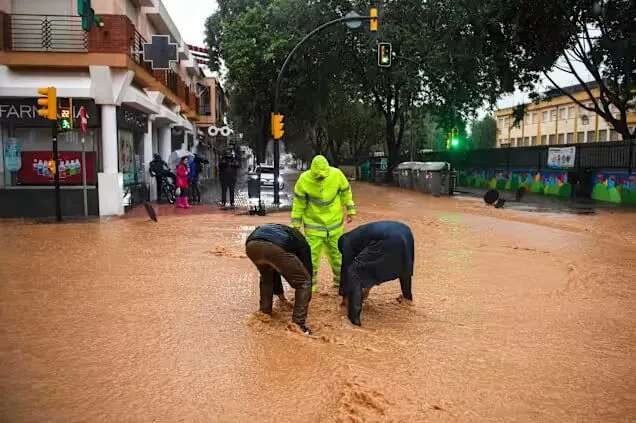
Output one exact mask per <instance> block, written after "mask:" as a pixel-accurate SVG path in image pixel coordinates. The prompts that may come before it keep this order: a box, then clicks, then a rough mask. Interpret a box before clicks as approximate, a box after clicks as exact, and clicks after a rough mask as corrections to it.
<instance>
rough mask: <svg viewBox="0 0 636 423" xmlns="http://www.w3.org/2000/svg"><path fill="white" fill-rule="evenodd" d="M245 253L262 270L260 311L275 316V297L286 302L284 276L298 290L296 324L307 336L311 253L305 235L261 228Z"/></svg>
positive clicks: (277, 227) (269, 226)
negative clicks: (273, 304)
mask: <svg viewBox="0 0 636 423" xmlns="http://www.w3.org/2000/svg"><path fill="white" fill-rule="evenodd" d="M245 252H246V253H247V256H248V257H249V258H250V260H251V261H252V263H254V265H255V266H256V267H257V268H258V271H259V272H260V274H261V277H260V311H261V312H263V313H266V314H270V315H271V314H272V302H273V298H274V294H276V295H278V296H279V298H281V300H282V301H286V300H285V296H284V294H283V285H282V283H281V279H280V277H281V275H282V276H283V277H284V278H285V280H286V281H287V283H289V285H290V286H291V287H292V288H294V289H295V290H296V299H295V302H294V311H293V314H292V321H293V322H294V323H296V324H297V325H298V326H299V327H300V329H301V330H302V331H303V332H304V333H307V334H309V333H311V331H310V330H309V328H308V327H307V326H306V325H305V323H306V320H307V311H308V309H309V301H311V274H312V264H311V252H310V250H309V245H308V244H307V241H305V238H304V237H303V235H302V234H301V233H300V232H299V231H298V230H297V229H294V228H290V227H289V226H285V225H279V224H267V225H262V226H259V227H258V228H256V229H255V230H254V232H252V233H251V234H250V236H249V237H248V238H247V241H246V243H245Z"/></svg>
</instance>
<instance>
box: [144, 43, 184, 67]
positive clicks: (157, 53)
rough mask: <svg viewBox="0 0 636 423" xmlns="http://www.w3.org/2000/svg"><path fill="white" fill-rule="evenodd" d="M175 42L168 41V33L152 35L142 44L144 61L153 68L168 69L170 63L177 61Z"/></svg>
mask: <svg viewBox="0 0 636 423" xmlns="http://www.w3.org/2000/svg"><path fill="white" fill-rule="evenodd" d="M177 54H178V48H177V44H175V43H171V42H170V36H169V35H153V36H152V40H151V42H149V43H144V45H143V55H144V61H145V62H150V64H151V66H152V68H153V69H156V70H167V69H170V63H172V62H176V61H177Z"/></svg>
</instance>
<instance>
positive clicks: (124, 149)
mask: <svg viewBox="0 0 636 423" xmlns="http://www.w3.org/2000/svg"><path fill="white" fill-rule="evenodd" d="M118 134H119V135H118V138H119V149H118V150H119V171H120V172H121V173H123V175H124V185H134V184H138V183H141V182H144V169H143V135H140V134H135V133H133V132H132V131H128V130H125V129H120V130H119V131H118Z"/></svg>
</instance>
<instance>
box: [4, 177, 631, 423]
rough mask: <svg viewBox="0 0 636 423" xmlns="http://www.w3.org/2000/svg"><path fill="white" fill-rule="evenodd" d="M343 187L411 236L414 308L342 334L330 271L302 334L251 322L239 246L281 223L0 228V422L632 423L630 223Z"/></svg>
mask: <svg viewBox="0 0 636 423" xmlns="http://www.w3.org/2000/svg"><path fill="white" fill-rule="evenodd" d="M353 189H354V198H355V200H356V202H357V203H358V207H359V211H360V214H359V216H358V219H357V220H356V222H355V224H356V225H357V224H361V223H367V222H369V221H374V220H386V219H392V220H400V221H403V222H405V223H407V224H408V225H409V226H410V227H411V228H412V230H413V233H414V235H415V241H416V258H415V265H416V269H415V275H414V279H413V294H414V299H415V302H414V304H413V305H412V306H407V305H402V304H400V303H398V302H397V301H396V300H395V298H396V297H397V296H398V295H399V292H400V289H399V283H397V282H391V283H386V284H383V285H382V286H380V287H379V288H375V289H374V290H372V291H371V294H370V296H369V300H368V301H367V302H366V303H365V306H364V310H363V314H362V324H363V326H362V327H361V328H356V327H354V326H352V325H351V324H350V323H349V322H348V319H347V318H346V316H345V313H344V310H342V309H341V308H340V306H339V298H338V296H337V292H336V290H335V289H334V288H331V286H330V283H329V281H330V278H331V274H330V271H329V267H328V266H327V264H326V262H325V263H323V267H322V268H321V274H320V276H321V288H322V289H321V292H320V293H319V294H317V295H315V296H314V298H313V300H312V302H311V305H310V311H309V318H308V325H309V326H310V327H311V328H312V329H314V331H315V335H314V336H312V337H307V336H304V335H302V334H300V333H298V332H297V331H296V330H295V329H294V328H293V327H292V326H291V324H290V323H289V322H290V319H291V310H290V309H286V308H281V307H279V306H278V305H276V306H275V312H274V316H273V318H272V319H265V318H263V317H260V316H258V315H257V314H254V311H255V310H256V309H257V308H258V274H257V271H256V269H255V268H254V266H253V265H252V264H251V263H250V262H249V260H248V259H247V258H246V256H245V254H244V239H245V237H246V236H247V234H248V233H249V232H250V231H251V230H252V229H253V228H254V226H255V225H257V224H259V223H265V222H280V223H287V222H288V221H289V213H280V214H274V215H269V216H266V217H249V216H236V215H230V214H224V213H221V212H215V213H212V214H189V211H183V212H182V213H173V214H171V215H170V216H164V217H163V218H162V216H159V222H158V223H156V224H155V223H152V222H148V221H146V219H145V218H137V217H135V218H125V219H113V220H109V221H102V222H90V223H72V224H71V223H69V224H63V225H40V224H32V223H30V222H21V221H4V222H3V221H0V251H2V253H0V421H12V422H13V421H28V422H35V421H58V422H71V421H90V422H96V421H131V422H141V421H162V422H174V421H223V422H236V421H259V422H269V421H272V422H274V421H276V422H298V421H302V422H319V421H327V422H331V421H343V422H348V421H352V422H374V421H382V422H386V421H390V422H407V421H412V422H419V421H430V422H445V421H475V422H485V421H502V422H503V421H528V422H535V421H545V422H548V421H551V422H552V421H553V422H566V421H590V422H592V421H598V422H614V421H616V422H618V421H621V422H627V421H634V420H636V300H635V297H634V294H635V291H636V288H635V286H636V285H635V281H636V214H634V213H621V212H619V211H607V212H601V213H599V214H596V215H591V216H581V215H579V216H574V215H565V214H558V215H557V214H536V213H535V214H532V213H523V212H519V211H512V210H506V209H493V208H488V209H486V208H485V207H484V206H483V205H482V203H481V202H480V201H478V200H473V199H451V198H433V197H430V196H426V195H422V194H418V193H414V192H407V191H399V190H395V189H389V188H383V187H376V186H371V185H366V184H354V185H353ZM287 288H288V291H287V292H288V295H289V296H293V290H291V289H289V287H287Z"/></svg>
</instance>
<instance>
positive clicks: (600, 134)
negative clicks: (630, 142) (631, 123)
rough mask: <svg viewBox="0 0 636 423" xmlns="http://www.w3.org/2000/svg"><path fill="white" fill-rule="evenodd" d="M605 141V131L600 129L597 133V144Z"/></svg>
mask: <svg viewBox="0 0 636 423" xmlns="http://www.w3.org/2000/svg"><path fill="white" fill-rule="evenodd" d="M605 141H607V131H606V130H605V129H601V130H600V131H598V142H605Z"/></svg>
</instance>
